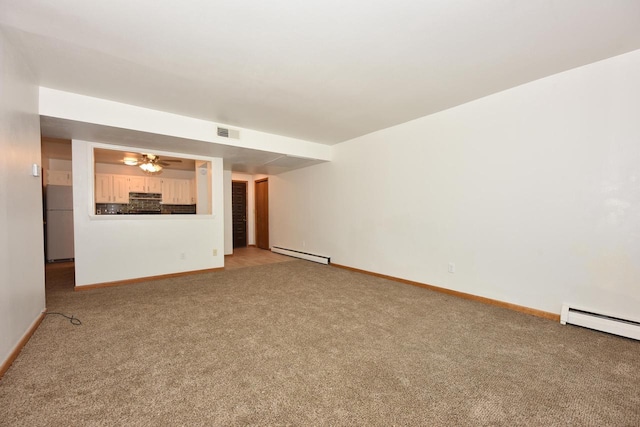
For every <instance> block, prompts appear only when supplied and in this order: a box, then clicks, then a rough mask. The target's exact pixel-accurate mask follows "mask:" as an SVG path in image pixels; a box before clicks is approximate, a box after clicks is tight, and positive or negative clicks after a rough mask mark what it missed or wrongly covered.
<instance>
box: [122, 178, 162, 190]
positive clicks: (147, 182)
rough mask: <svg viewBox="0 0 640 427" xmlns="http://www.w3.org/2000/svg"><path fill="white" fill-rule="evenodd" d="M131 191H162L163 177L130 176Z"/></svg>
mask: <svg viewBox="0 0 640 427" xmlns="http://www.w3.org/2000/svg"><path fill="white" fill-rule="evenodd" d="M128 178H129V192H130V193H161V192H162V179H161V178H156V177H150V176H130V177H128Z"/></svg>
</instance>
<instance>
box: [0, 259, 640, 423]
mask: <svg viewBox="0 0 640 427" xmlns="http://www.w3.org/2000/svg"><path fill="white" fill-rule="evenodd" d="M51 275H52V276H51V277H49V279H50V282H51V286H49V288H50V289H49V291H48V308H49V311H61V312H64V313H68V314H71V313H72V314H74V315H75V316H76V317H78V318H80V319H81V320H82V325H81V326H73V325H71V324H70V323H69V321H68V320H66V319H64V318H62V317H60V316H47V317H46V318H45V320H44V322H43V323H42V325H41V326H40V328H39V329H38V330H37V331H36V333H35V334H34V336H33V338H32V339H31V341H30V342H29V343H28V345H27V346H26V347H25V349H24V350H23V352H22V353H21V355H20V356H19V357H18V359H17V360H16V362H15V363H14V365H13V366H12V367H11V368H10V369H9V371H8V372H7V373H6V375H5V377H4V378H3V379H2V380H1V381H0V424H1V425H9V426H45V425H65V426H66V425H74V426H92V425H149V426H156V425H224V426H228V425H301V426H308V425H381V426H382V425H384V426H389V425H416V426H417V425H426V426H455V425H470V426H478V425H508V426H513V425H531V426H553V425H557V426H566V425H575V426H638V425H640V343H639V342H637V341H632V340H628V339H624V338H619V337H615V336H610V335H606V334H602V333H598V332H593V331H589V330H585V329H581V328H578V327H573V326H561V325H559V324H557V323H555V322H551V321H548V320H544V319H539V318H536V317H532V316H528V315H523V314H519V313H515V312H512V311H509V310H505V309H501V308H497V307H493V306H487V305H483V304H480V303H476V302H472V301H467V300H462V299H457V298H455V297H451V296H447V295H442V294H439V293H435V292H431V291H428V290H425V289H421V288H416V287H412V286H408V285H403V284H399V283H394V282H390V281H386V280H384V279H379V278H374V277H369V276H365V275H361V274H358V273H353V272H349V271H345V270H341V269H337V268H333V267H327V266H322V265H317V264H313V263H310V262H305V261H293V262H286V263H280V264H271V265H264V266H258V267H250V268H245V269H239V270H233V271H225V272H220V273H209V274H202V275H194V276H189V277H186V278H177V279H167V280H160V281H156V282H149V283H142V284H137V285H130V286H123V287H117V288H107V289H98V290H94V291H86V292H75V293H74V292H70V291H69V290H68V288H65V283H68V282H69V280H71V277H70V275H69V273H68V271H66V272H65V270H64V269H60V270H59V271H54V272H52V273H51ZM56 275H57V276H56Z"/></svg>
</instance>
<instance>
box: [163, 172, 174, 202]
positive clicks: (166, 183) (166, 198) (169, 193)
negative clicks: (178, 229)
mask: <svg viewBox="0 0 640 427" xmlns="http://www.w3.org/2000/svg"><path fill="white" fill-rule="evenodd" d="M175 192H176V191H175V180H174V179H169V178H162V203H164V204H165V205H173V204H175V200H176V199H175Z"/></svg>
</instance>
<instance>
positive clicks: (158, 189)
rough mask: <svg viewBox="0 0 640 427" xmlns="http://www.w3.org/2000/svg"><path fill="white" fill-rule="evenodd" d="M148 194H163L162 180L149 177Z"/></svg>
mask: <svg viewBox="0 0 640 427" xmlns="http://www.w3.org/2000/svg"><path fill="white" fill-rule="evenodd" d="M146 183H147V193H162V178H156V177H151V176H149V177H147V178H146Z"/></svg>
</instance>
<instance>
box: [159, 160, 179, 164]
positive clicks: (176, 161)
mask: <svg viewBox="0 0 640 427" xmlns="http://www.w3.org/2000/svg"><path fill="white" fill-rule="evenodd" d="M163 162H174V163H182V160H163Z"/></svg>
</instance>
